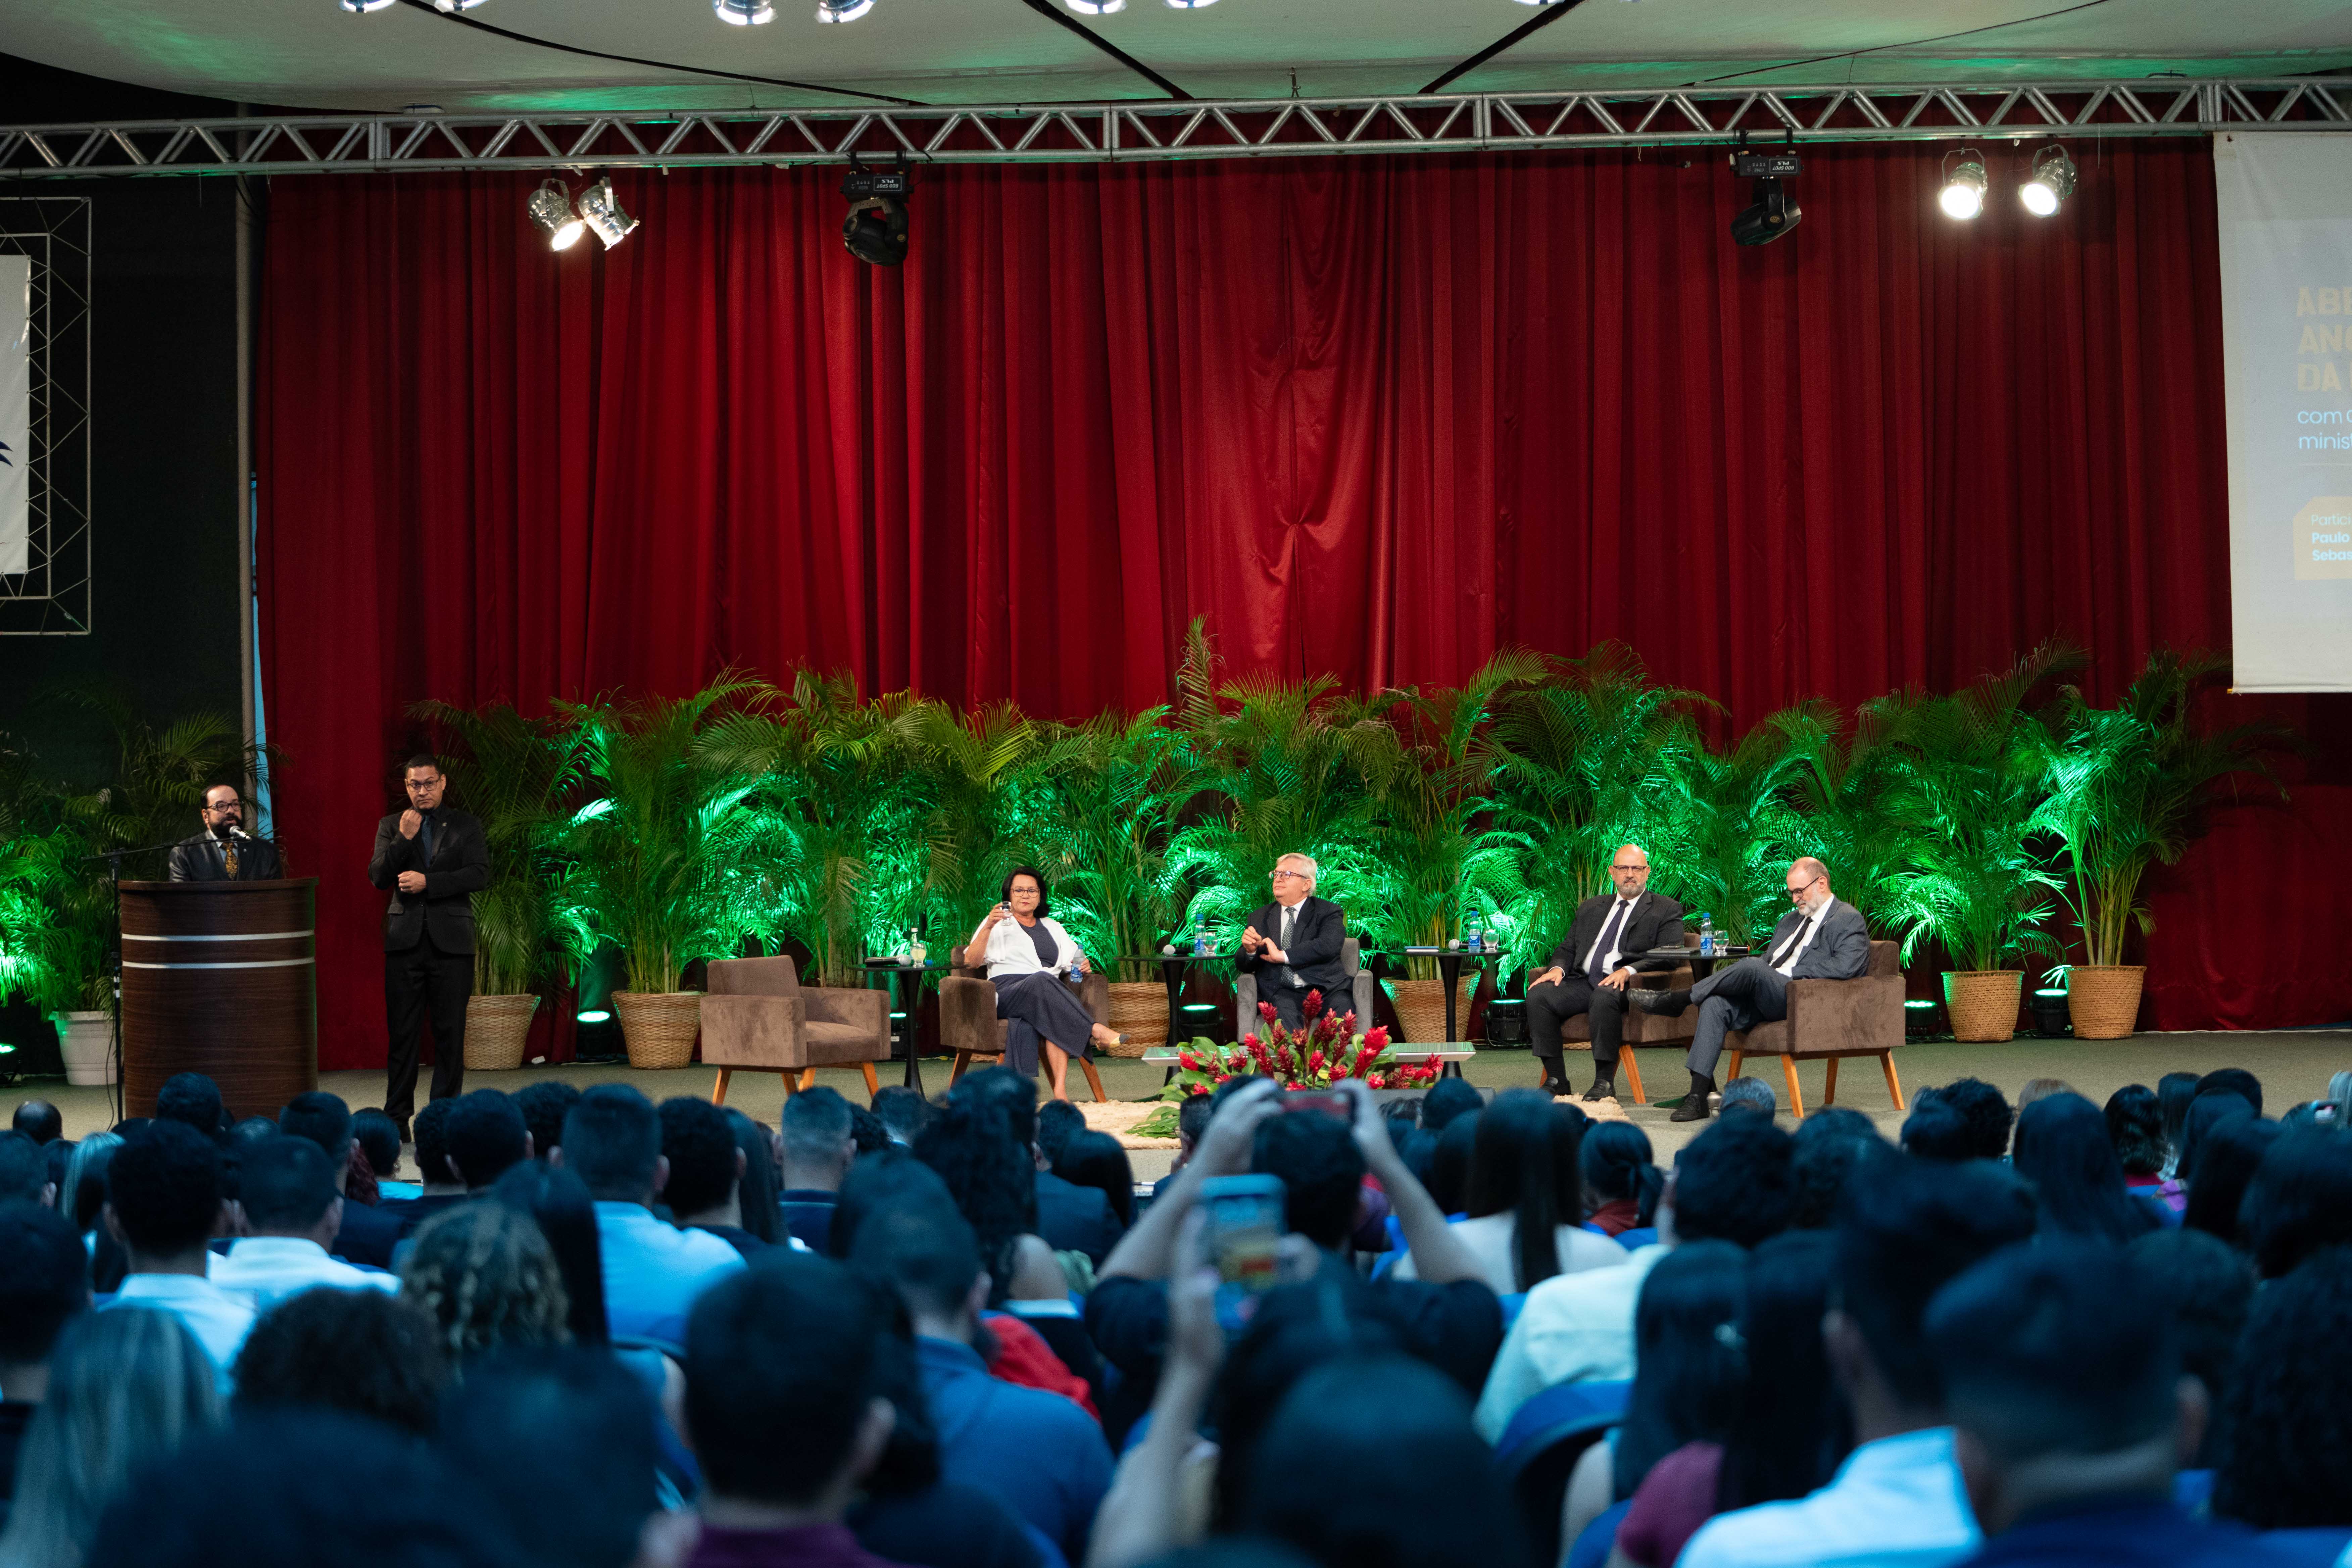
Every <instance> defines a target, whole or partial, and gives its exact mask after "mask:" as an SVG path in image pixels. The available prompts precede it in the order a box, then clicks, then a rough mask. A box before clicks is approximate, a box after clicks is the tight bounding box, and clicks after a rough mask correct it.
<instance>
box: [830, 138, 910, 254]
mask: <svg viewBox="0 0 2352 1568" xmlns="http://www.w3.org/2000/svg"><path fill="white" fill-rule="evenodd" d="M913 189H914V176H913V175H912V174H908V172H907V167H906V163H905V162H904V161H903V160H901V162H900V163H899V165H898V167H897V168H895V169H869V168H867V167H866V165H865V164H863V163H858V162H857V161H856V159H854V158H853V159H851V160H850V164H849V177H848V178H847V179H845V180H843V181H842V182H841V194H842V195H845V196H847V197H848V198H849V216H847V217H845V218H844V219H842V220H841V243H842V246H843V247H844V248H845V249H846V250H847V251H848V252H849V254H850V255H852V256H854V257H856V258H857V259H858V260H860V261H863V262H865V263H866V264H867V265H868V266H872V267H896V266H898V264H899V263H900V262H902V261H904V260H906V259H907V197H908V193H910V192H911V191H912V190H913Z"/></svg>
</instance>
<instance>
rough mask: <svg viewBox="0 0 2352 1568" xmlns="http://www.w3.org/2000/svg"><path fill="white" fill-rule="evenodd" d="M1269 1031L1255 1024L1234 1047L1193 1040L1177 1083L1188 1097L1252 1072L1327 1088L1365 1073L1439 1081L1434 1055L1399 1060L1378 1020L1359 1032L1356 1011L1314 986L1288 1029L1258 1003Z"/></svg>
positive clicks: (1371, 1079) (1416, 1084) (1389, 1083)
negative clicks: (1297, 1022) (1294, 1029)
mask: <svg viewBox="0 0 2352 1568" xmlns="http://www.w3.org/2000/svg"><path fill="white" fill-rule="evenodd" d="M1257 1012H1258V1017H1259V1019H1260V1020H1261V1021H1262V1022H1263V1023H1264V1024H1265V1032H1264V1033H1259V1032H1258V1031H1255V1030H1253V1031H1251V1032H1250V1033H1249V1034H1246V1035H1244V1036H1243V1037H1242V1039H1241V1043H1240V1044H1239V1045H1235V1046H1218V1045H1213V1044H1211V1043H1210V1042H1209V1041H1207V1040H1194V1041H1193V1042H1192V1046H1191V1047H1190V1048H1188V1049H1186V1050H1184V1051H1181V1052H1180V1053H1179V1054H1178V1056H1177V1058H1176V1066H1177V1069H1178V1071H1177V1076H1176V1082H1175V1084H1174V1085H1173V1086H1172V1087H1173V1088H1174V1089H1175V1090H1176V1092H1177V1093H1178V1094H1179V1095H1180V1096H1182V1097H1187V1098H1189V1097H1190V1096H1192V1095H1196V1094H1208V1093H1211V1092H1213V1090H1214V1089H1216V1087H1217V1085H1219V1084H1221V1083H1223V1082H1224V1081H1225V1080H1226V1079H1230V1078H1234V1077H1238V1076H1242V1075H1244V1074H1249V1073H1255V1074H1257V1075H1259V1076H1260V1077H1263V1078H1270V1079H1273V1080H1274V1081H1275V1082H1276V1083H1277V1084H1279V1085H1280V1086H1281V1087H1282V1088H1284V1089H1328V1088H1330V1087H1331V1086H1332V1085H1333V1084H1335V1083H1338V1082H1339V1081H1340V1080H1341V1079H1350V1078H1360V1079H1363V1080H1364V1082H1365V1084H1366V1085H1367V1086H1369V1087H1370V1088H1372V1089H1420V1088H1424V1087H1426V1086H1428V1085H1430V1084H1433V1083H1435V1082H1436V1081H1437V1075H1438V1072H1439V1070H1440V1069H1439V1067H1438V1064H1437V1063H1435V1062H1411V1063H1408V1062H1401V1061H1399V1060H1397V1059H1396V1058H1395V1057H1394V1056H1392V1055H1391V1054H1390V1052H1389V1032H1388V1031H1387V1030H1386V1029H1383V1028H1379V1027H1373V1028H1370V1029H1367V1030H1365V1031H1364V1032H1363V1033H1362V1034H1360V1035H1359V1034H1358V1033H1356V1015H1355V1014H1353V1013H1347V1014H1337V1013H1333V1012H1330V1011H1329V1010H1328V1009H1327V1008H1325V1006H1324V1005H1323V993H1322V992H1320V991H1309V992H1308V993H1307V1000H1306V1003H1305V1005H1302V1006H1301V1007H1300V1008H1299V1012H1300V1014H1301V1015H1302V1016H1304V1017H1305V1019H1306V1020H1307V1022H1306V1026H1305V1027H1304V1028H1302V1029H1300V1030H1299V1032H1298V1033H1297V1035H1293V1034H1291V1033H1290V1031H1289V1029H1288V1028H1286V1026H1284V1024H1283V1022H1282V1017H1281V1015H1280V1014H1278V1013H1276V1011H1275V1010H1274V1004H1272V1003H1271V1002H1261V1003H1259V1004H1258V1005H1257Z"/></svg>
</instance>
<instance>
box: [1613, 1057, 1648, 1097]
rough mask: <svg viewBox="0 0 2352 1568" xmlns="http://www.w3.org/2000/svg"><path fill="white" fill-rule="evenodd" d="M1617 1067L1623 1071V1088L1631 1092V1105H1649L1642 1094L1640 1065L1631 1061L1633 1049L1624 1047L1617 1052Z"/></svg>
mask: <svg viewBox="0 0 2352 1568" xmlns="http://www.w3.org/2000/svg"><path fill="white" fill-rule="evenodd" d="M1617 1065H1618V1066H1619V1067H1621V1068H1624V1069H1625V1087H1626V1088H1627V1089H1632V1090H1633V1103H1634V1104H1636V1105H1647V1104H1649V1103H1650V1101H1649V1098H1648V1097H1647V1096H1646V1095H1644V1094H1643V1092H1642V1064H1641V1063H1639V1062H1637V1061H1635V1060H1634V1059H1633V1047H1631V1046H1625V1047H1621V1048H1620V1049H1619V1050H1618V1052H1617Z"/></svg>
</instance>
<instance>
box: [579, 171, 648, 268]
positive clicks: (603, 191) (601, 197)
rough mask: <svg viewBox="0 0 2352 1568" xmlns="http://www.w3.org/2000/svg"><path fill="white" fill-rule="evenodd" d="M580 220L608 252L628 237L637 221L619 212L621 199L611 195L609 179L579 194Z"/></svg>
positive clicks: (611, 188) (598, 182)
mask: <svg viewBox="0 0 2352 1568" xmlns="http://www.w3.org/2000/svg"><path fill="white" fill-rule="evenodd" d="M580 219H581V221H582V222H583V223H585V224H586V225H587V226H589V227H590V228H591V229H592V230H593V231H594V232H595V235H596V237H597V238H598V239H601V240H603V241H604V248H605V249H607V250H610V249H612V248H613V247H614V246H616V245H618V244H620V243H621V241H623V240H625V239H626V238H628V237H629V231H630V230H631V229H633V228H635V227H636V226H637V220H636V219H635V218H633V217H631V216H629V215H628V214H626V213H625V212H623V211H622V210H621V198H620V197H618V196H616V195H614V194H613V182H612V180H611V179H610V177H607V178H605V179H602V180H599V181H597V182H596V183H595V184H593V185H591V186H589V187H588V188H587V189H586V190H584V191H583V192H581V193H580Z"/></svg>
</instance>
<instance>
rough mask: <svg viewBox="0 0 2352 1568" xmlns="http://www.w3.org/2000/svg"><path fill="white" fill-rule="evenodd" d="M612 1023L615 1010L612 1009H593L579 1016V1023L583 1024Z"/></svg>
mask: <svg viewBox="0 0 2352 1568" xmlns="http://www.w3.org/2000/svg"><path fill="white" fill-rule="evenodd" d="M612 1021H613V1010H612V1009H611V1008H610V1007H591V1008H589V1009H588V1011H586V1012H585V1013H583V1014H581V1015H580V1016H579V1022H581V1023H583V1024H609V1023H611V1022H612Z"/></svg>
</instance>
